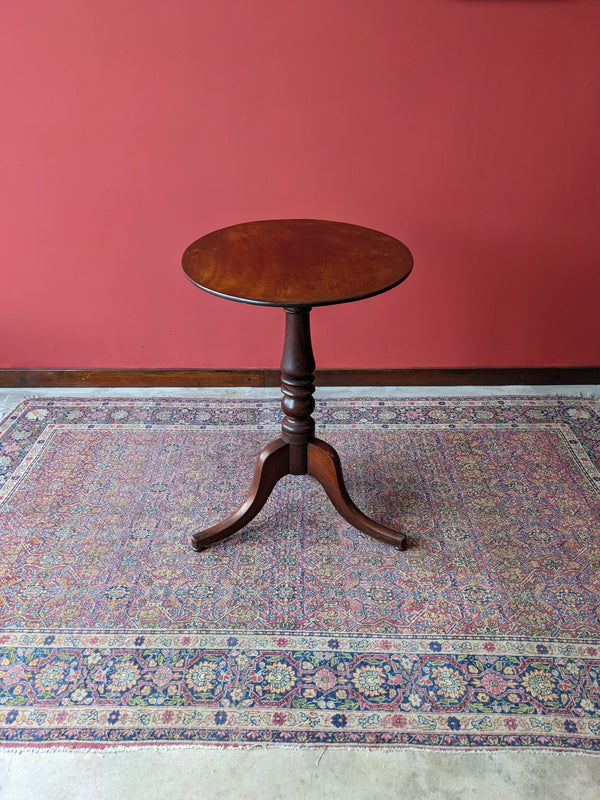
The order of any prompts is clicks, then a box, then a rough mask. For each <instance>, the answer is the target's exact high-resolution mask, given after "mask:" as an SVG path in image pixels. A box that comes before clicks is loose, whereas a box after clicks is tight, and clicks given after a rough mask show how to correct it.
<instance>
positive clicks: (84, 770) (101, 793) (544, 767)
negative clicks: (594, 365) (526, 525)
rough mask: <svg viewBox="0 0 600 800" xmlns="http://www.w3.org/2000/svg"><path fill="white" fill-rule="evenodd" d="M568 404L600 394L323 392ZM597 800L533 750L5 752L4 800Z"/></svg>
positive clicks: (492, 389) (320, 391)
mask: <svg viewBox="0 0 600 800" xmlns="http://www.w3.org/2000/svg"><path fill="white" fill-rule="evenodd" d="M515 394H517V395H532V396H545V395H567V396H579V397H589V398H594V399H598V398H600V386H589V385H585V386H514V387H509V386H484V387H482V386H477V387H469V386H467V387H456V386H451V387H430V386H426V387H381V386H380V387H351V388H330V387H327V388H325V387H323V388H317V393H316V396H317V398H319V397H323V398H325V397H436V396H439V397H443V396H454V397H456V396H485V395H487V396H489V395H498V396H505V395H515ZM42 396H44V397H67V396H75V397H224V398H228V397H253V398H260V397H279V396H280V393H279V389H277V388H273V389H246V388H243V389H231V388H227V387H225V388H218V389H215V388H212V389H182V388H171V387H169V388H161V389H143V390H139V389H96V388H94V389H68V388H61V389H28V390H23V389H9V390H4V391H0V417H3V416H5V415H6V414H8V413H10V411H12V410H13V409H14V407H15V406H16V405H18V403H20V402H21V401H22V400H24V399H27V398H29V397H42ZM342 796H343V797H344V800H379V799H380V798H382V799H383V798H398V800H400V798H402V800H471V798H472V799H473V800H475V798H477V800H504V799H505V798H507V797H510V798H511V800H542V799H543V800H563V799H565V800H566V799H567V798H573V800H600V757H597V756H593V755H573V754H561V753H546V752H537V751H525V750H521V751H511V752H507V751H494V752H461V753H457V752H439V751H429V750H414V749H402V750H394V751H376V750H375V751H374V750H371V751H369V750H361V749H339V748H322V749H321V748H310V749H304V750H299V749H291V748H290V749H288V748H277V747H273V748H263V747H257V748H255V749H253V748H246V749H243V748H240V749H233V748H228V749H220V748H211V747H195V746H192V747H169V746H164V747H159V748H156V749H155V748H131V749H121V750H87V749H80V750H75V751H73V750H71V751H68V750H66V751H60V750H57V751H53V750H48V751H39V750H19V751H15V750H12V751H11V750H2V749H0V798H1V800H39V799H40V798H45V800H108V799H109V798H110V800H142V798H144V799H145V798H164V799H165V800H196V798H198V800H213V798H215V799H216V798H219V799H220V798H235V800H255V798H256V799H257V800H258V798H261V800H280V799H281V800H284V798H285V800H312V798H319V800H329V799H330V798H331V799H332V800H333V798H336V799H337V798H341V797H342Z"/></svg>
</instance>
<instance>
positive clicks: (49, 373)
mask: <svg viewBox="0 0 600 800" xmlns="http://www.w3.org/2000/svg"><path fill="white" fill-rule="evenodd" d="M316 384H317V385H318V386H539V385H544V384H545V385H554V386H556V385H559V384H566V385H569V384H571V385H574V384H598V385H600V367H483V368H482V367H468V368H464V369H463V368H455V367H452V368H440V369H432V368H422V369H321V370H317V373H316ZM77 386H80V387H85V386H89V387H112V386H114V387H132V388H136V387H137V388H140V387H145V386H148V387H151V386H199V387H210V386H279V370H276V369H55V370H43V369H0V387H3V388H9V387H11V388H34V387H40V388H44V387H48V388H49V387H77Z"/></svg>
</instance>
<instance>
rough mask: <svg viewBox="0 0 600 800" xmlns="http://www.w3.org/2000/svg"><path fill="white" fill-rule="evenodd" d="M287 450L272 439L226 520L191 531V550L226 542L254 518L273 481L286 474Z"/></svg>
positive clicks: (287, 447)
mask: <svg viewBox="0 0 600 800" xmlns="http://www.w3.org/2000/svg"><path fill="white" fill-rule="evenodd" d="M289 447H290V446H289V444H288V443H287V442H284V441H283V439H276V440H275V441H274V442H271V444H269V445H267V446H266V447H265V448H264V449H263V450H261V451H260V454H259V456H258V459H257V461H256V466H255V468H254V479H253V481H252V486H251V487H250V491H249V492H248V495H247V497H246V499H245V500H244V502H243V503H242V505H241V506H240V507H239V508H238V509H237V511H234V513H233V514H231V515H230V516H229V517H227V519H224V520H223V521H222V522H219V523H218V524H217V525H213V526H212V527H211V528H206V529H204V530H202V529H199V530H197V531H194V533H193V534H192V536H191V542H192V547H193V548H194V550H204V549H205V548H207V547H208V546H209V545H211V544H214V543H215V542H218V541H220V540H221V539H226V538H227V537H228V536H231V534H232V533H235V532H236V531H239V530H240V528H243V527H244V525H247V524H248V523H249V522H250V520H252V519H254V517H255V516H256V515H257V514H258V512H259V511H260V510H261V508H262V507H263V506H264V504H265V503H266V502H267V499H268V497H269V495H270V494H271V492H272V490H273V487H274V486H275V484H276V483H277V481H278V480H279V479H280V478H283V477H284V475H287V474H288V473H289V464H290V456H289Z"/></svg>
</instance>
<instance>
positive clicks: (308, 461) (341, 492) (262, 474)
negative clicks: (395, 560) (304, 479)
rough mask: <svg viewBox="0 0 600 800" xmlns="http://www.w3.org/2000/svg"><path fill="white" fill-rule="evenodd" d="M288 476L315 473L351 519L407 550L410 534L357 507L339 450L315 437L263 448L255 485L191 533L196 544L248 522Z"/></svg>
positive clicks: (201, 546)
mask: <svg viewBox="0 0 600 800" xmlns="http://www.w3.org/2000/svg"><path fill="white" fill-rule="evenodd" d="M285 475H311V476H312V477H313V478H316V479H317V480H318V481H319V483H320V484H321V485H322V486H323V488H324V489H325V491H326V492H327V496H328V497H329V499H330V500H331V502H332V503H333V505H334V506H335V508H336V509H337V511H338V512H339V513H340V514H341V515H342V517H344V519H345V520H346V521H347V522H349V523H350V524H351V525H353V526H354V527H355V528H358V530H360V531H363V532H364V533H366V534H368V535H369V536H373V537H374V538H375V539H380V540H381V541H382V542H386V543H387V544H391V545H393V546H395V547H397V548H399V549H400V550H405V549H406V536H405V535H404V534H403V533H400V532H399V531H395V530H393V529H392V528H388V527H386V526H385V525H380V524H379V523H378V522H375V521H374V520H372V519H370V518H369V517H367V515H366V514H363V512H362V511H361V510H360V509H359V508H357V506H356V505H355V504H354V503H353V501H352V499H351V497H350V495H349V494H348V491H347V489H346V486H345V484H344V475H343V472H342V465H341V462H340V458H339V456H338V454H337V452H336V451H335V450H334V448H333V447H331V445H329V444H327V443H326V442H323V441H321V440H320V439H315V438H314V437H313V438H312V439H310V440H309V441H308V442H307V443H306V444H290V443H288V442H286V441H284V440H283V439H276V440H275V441H274V442H271V444H269V445H267V447H265V448H264V449H263V450H261V452H260V454H259V456H258V459H257V461H256V466H255V468H254V479H253V481H252V486H251V487H250V491H249V492H248V495H247V497H246V499H245V500H244V502H243V503H242V504H241V506H240V507H239V508H238V509H237V511H234V513H233V514H231V516H229V517H227V519H224V520H223V521H222V522H219V523H218V524H217V525H213V526H212V527H211V528H206V529H205V530H197V531H195V532H194V533H193V534H192V536H191V543H192V547H193V548H194V549H195V550H204V549H205V548H207V547H208V546H209V545H211V544H214V543H215V542H218V541H220V540H221V539H226V538H227V537H228V536H231V535H232V534H233V533H236V531H239V530H240V528H243V527H244V526H245V525H247V524H248V523H249V522H250V520H252V519H253V518H254V517H255V516H256V515H257V514H258V512H259V511H260V510H261V508H262V507H263V506H264V504H265V503H266V502H267V499H268V498H269V495H270V494H271V492H272V491H273V487H274V486H275V484H276V483H277V481H279V480H280V478H283V477H284V476H285Z"/></svg>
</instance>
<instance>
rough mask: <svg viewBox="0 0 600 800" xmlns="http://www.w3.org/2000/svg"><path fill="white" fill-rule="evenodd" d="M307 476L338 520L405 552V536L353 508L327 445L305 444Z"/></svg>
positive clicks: (333, 453)
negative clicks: (320, 488) (315, 482)
mask: <svg viewBox="0 0 600 800" xmlns="http://www.w3.org/2000/svg"><path fill="white" fill-rule="evenodd" d="M307 460H308V469H307V472H308V474H309V475H312V477H313V478H316V479H317V480H318V481H319V483H320V484H321V485H322V486H323V488H324V489H325V491H326V492H327V496H328V497H329V499H330V500H331V502H332V503H333V505H334V506H335V508H336V509H337V511H338V512H339V513H340V514H341V515H342V517H343V518H344V519H345V520H346V521H347V522H349V523H350V524H351V525H352V526H354V527H355V528H358V530H359V531H363V533H366V534H368V535H369V536H373V537H374V538H375V539H380V540H381V541H382V542H386V544H391V545H394V547H397V548H398V549H399V550H406V536H405V535H404V534H403V533H400V532H399V531H396V530H394V529H393V528H388V527H386V526H385V525H380V524H379V523H378V522H375V520H372V519H371V518H370V517H367V515H366V514H363V512H362V511H361V510H360V509H359V508H357V507H356V506H355V505H354V503H353V501H352V499H351V497H350V495H349V494H348V491H347V489H346V486H345V484H344V474H343V472H342V465H341V462H340V457H339V456H338V454H337V452H336V451H335V450H334V448H333V447H331V445H329V444H327V442H323V441H322V440H321V439H313V440H312V441H310V442H309V443H308V459H307Z"/></svg>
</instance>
